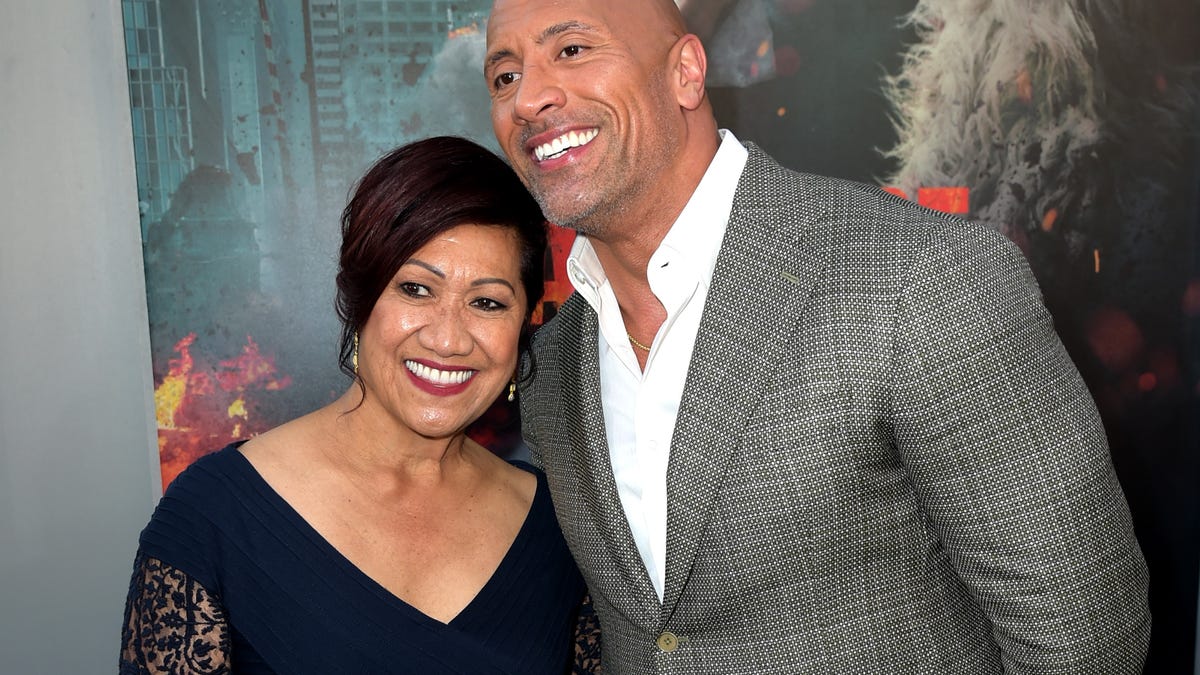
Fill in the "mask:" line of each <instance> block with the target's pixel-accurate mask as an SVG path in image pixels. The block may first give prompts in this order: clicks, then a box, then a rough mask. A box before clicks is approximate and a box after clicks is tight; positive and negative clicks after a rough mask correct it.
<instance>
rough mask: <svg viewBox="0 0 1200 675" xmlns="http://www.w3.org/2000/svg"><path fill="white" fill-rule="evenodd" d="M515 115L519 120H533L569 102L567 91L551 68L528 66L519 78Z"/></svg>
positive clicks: (514, 106)
mask: <svg viewBox="0 0 1200 675" xmlns="http://www.w3.org/2000/svg"><path fill="white" fill-rule="evenodd" d="M516 86H517V93H516V99H515V102H514V104H513V116H514V117H515V118H516V119H517V120H518V121H523V122H532V121H534V120H536V119H537V118H538V117H539V116H541V115H542V114H544V113H546V112H548V111H550V110H554V109H556V108H561V107H562V106H563V105H564V104H565V103H566V102H567V94H566V91H564V90H563V88H562V86H561V85H560V82H559V79H558V78H557V77H556V76H555V75H554V73H553V72H552V71H550V70H547V69H545V68H543V67H540V66H528V67H526V68H525V71H524V72H523V73H522V74H521V79H520V80H517V84H516Z"/></svg>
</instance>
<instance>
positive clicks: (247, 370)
mask: <svg viewBox="0 0 1200 675" xmlns="http://www.w3.org/2000/svg"><path fill="white" fill-rule="evenodd" d="M679 4H680V6H681V7H682V8H683V9H684V11H685V13H686V14H687V16H688V18H689V21H690V23H691V27H692V29H693V30H694V31H695V32H696V33H698V34H699V35H700V36H701V37H702V38H703V40H704V42H705V44H706V46H707V49H708V56H709V61H710V63H709V66H710V72H709V78H708V85H709V91H710V96H711V99H712V101H713V104H714V107H715V109H716V111H717V115H718V119H719V120H720V122H721V124H722V126H724V127H727V128H729V129H732V130H733V131H734V132H735V133H736V134H737V135H738V137H739V138H741V139H742V140H747V141H753V142H755V143H757V144H759V145H760V146H762V147H763V148H764V149H765V150H766V151H767V152H768V153H770V154H771V155H773V156H774V157H775V158H776V159H778V160H779V161H780V162H782V163H783V164H785V165H787V166H789V167H791V168H794V169H797V170H801V171H809V172H814V173H822V174H828V175H834V176H839V177H843V178H848V179H852V180H857V181H863V182H868V183H873V184H876V185H879V186H881V187H884V188H886V189H888V190H891V191H893V192H896V193H897V194H900V195H903V196H905V197H907V198H909V199H912V200H915V201H918V202H920V203H922V204H925V205H927V206H930V207H932V208H936V209H939V210H944V211H948V212H951V213H958V214H963V215H965V216H967V217H970V218H973V219H977V220H980V221H983V222H985V223H987V224H989V225H991V226H993V227H995V228H996V229H998V230H1000V231H1001V232H1003V233H1004V234H1006V235H1007V236H1008V237H1009V238H1011V239H1012V240H1013V241H1014V242H1016V244H1017V245H1018V246H1020V248H1021V249H1022V251H1024V253H1025V255H1026V256H1027V257H1028V259H1029V261H1030V263H1031V265H1032V267H1033V270H1034V272H1035V274H1036V276H1037V278H1038V280H1039V282H1040V284H1041V287H1042V291H1043V294H1044V297H1045V301H1046V304H1047V305H1048V306H1049V308H1050V310H1051V313H1052V314H1053V316H1054V319H1055V324H1056V326H1057V329H1058V331H1059V333H1060V335H1061V336H1062V338H1063V341H1064V342H1065V344H1066V346H1067V349H1068V351H1069V352H1070V353H1071V355H1072V357H1073V358H1074V360H1075V362H1076V364H1077V365H1078V367H1079V369H1080V371H1081V372H1082V373H1083V376H1084V379H1085V380H1086V381H1087V383H1088V385H1089V388H1090V389H1091V392H1092V394H1093V396H1094V397H1095V399H1096V402H1097V404H1098V406H1099V408H1100V411H1101V415H1102V417H1103V419H1104V422H1105V427H1106V430H1107V433H1108V436H1109V440H1110V444H1111V447H1112V454H1113V460H1114V463H1115V465H1116V469H1117V472H1118V475H1119V477H1120V479H1121V483H1122V485H1123V487H1124V489H1125V491H1126V494H1127V496H1128V499H1129V503H1130V506H1131V508H1132V511H1133V515H1134V520H1135V523H1136V526H1137V532H1138V537H1139V541H1140V542H1141V545H1142V548H1143V550H1144V552H1145V554H1146V558H1147V560H1148V563H1149V565H1150V570H1151V602H1152V610H1153V612H1154V637H1153V642H1152V647H1151V657H1150V663H1149V665H1148V668H1147V672H1148V673H1182V672H1188V670H1189V669H1190V667H1191V666H1190V664H1191V658H1192V654H1193V650H1194V640H1195V637H1194V636H1195V631H1196V624H1195V607H1196V597H1197V571H1198V570H1197V560H1198V552H1197V547H1198V540H1200V534H1198V532H1200V530H1198V525H1197V492H1198V491H1200V490H1198V485H1200V469H1198V467H1200V460H1198V454H1200V442H1198V438H1200V435H1198V431H1200V414H1198V413H1200V409H1198V406H1197V397H1198V393H1200V349H1198V347H1200V345H1198V339H1197V333H1196V329H1197V317H1198V315H1200V274H1198V273H1197V256H1198V253H1200V244H1198V242H1197V225H1198V224H1200V154H1198V153H1197V131H1198V128H1200V105H1198V100H1200V86H1198V82H1200V77H1198V75H1197V73H1198V72H1200V41H1198V40H1196V39H1195V33H1196V27H1197V26H1200V8H1198V6H1197V4H1196V3H1195V2H1194V1H1189V0H1146V1H1144V2H1135V1H1134V0H1086V1H1085V0H1066V1H1064V2H1048V3H1047V2H1040V1H1038V0H995V1H991V2H987V1H982V2H963V1H962V0H873V1H872V2H844V1H842V0H679ZM489 5H490V1H489V0H456V1H454V2H445V1H429V0H426V1H420V2H418V1H402V2H396V1H381V0H376V1H373V2H371V1H366V0H341V1H338V0H331V1H325V2H319V1H317V0H122V7H123V10H124V21H125V32H126V52H127V60H128V66H129V78H130V102H131V109H132V112H133V123H134V144H135V147H134V151H135V158H136V161H137V169H138V171H137V180H138V195H139V201H140V203H139V208H140V212H141V227H142V233H143V241H144V253H145V261H146V281H147V294H148V305H149V316H150V331H151V341H152V348H153V373H154V382H155V404H156V413H157V420H158V430H159V431H158V433H159V449H160V465H161V471H162V478H163V484H164V486H165V485H166V484H167V483H169V482H170V480H171V479H172V478H174V476H175V475H177V474H178V473H179V471H180V470H181V469H182V468H183V467H185V466H186V465H187V464H188V463H189V462H191V461H192V460H194V459H195V458H196V457H198V456H200V455H201V454H203V453H206V452H211V451H213V450H216V449H219V448H220V447H222V446H224V445H225V444H227V443H228V442H230V441H232V440H236V439H240V438H245V437H248V436H252V435H254V434H256V433H259V432H262V431H264V430H266V429H268V428H270V427H272V426H274V425H276V424H279V423H281V422H283V421H286V420H287V419H290V418H292V417H295V416H297V415H299V414H302V413H305V412H308V411H310V410H312V409H315V408H317V407H319V406H321V405H323V404H325V403H327V402H329V401H330V400H332V399H333V398H335V397H336V396H337V395H339V394H340V393H341V392H342V391H344V389H345V388H346V387H347V386H349V384H350V383H349V381H348V380H347V378H346V377H345V376H344V375H343V374H342V373H341V372H340V371H339V370H338V367H337V339H338V328H339V327H338V324H337V320H336V316H335V313H334V309H333V296H334V284H333V279H334V270H335V265H336V255H337V247H338V240H339V216H340V212H341V210H342V208H343V207H344V205H345V202H346V199H347V196H348V194H349V191H350V190H351V189H352V187H353V182H354V180H355V179H356V178H357V177H358V176H359V175H361V174H362V172H363V171H364V170H365V169H366V168H367V167H368V166H369V165H370V163H371V162H372V161H373V160H374V159H376V158H377V157H378V156H380V155H381V154H383V153H384V152H385V151H387V150H388V149H390V148H392V147H394V146H396V145H399V144H401V143H404V142H407V141H411V140H415V139H418V138H422V137H426V136H431V135H436V134H456V135H463V136H467V137H469V138H472V139H474V140H476V141H478V142H480V143H482V144H484V145H486V146H488V147H490V148H492V149H498V148H497V145H496V142H495V140H494V138H493V136H492V132H491V126H490V120H489V113H488V107H489V101H488V96H487V92H486V87H485V85H484V82H483V77H482V56H483V51H484V31H485V25H486V19H487V11H488V8H489ZM571 240H572V234H571V233H569V232H567V231H565V230H556V231H555V233H554V236H553V246H552V247H553V252H552V254H553V255H552V260H550V261H548V270H549V272H550V275H549V276H550V278H549V281H548V286H547V297H546V300H545V301H544V303H543V305H542V306H541V307H540V308H539V310H538V317H539V319H545V318H549V317H550V316H552V315H553V312H554V309H555V307H556V306H557V303H559V302H561V300H562V299H564V298H565V297H566V295H567V294H569V292H570V290H571V287H570V284H569V283H568V282H567V281H566V278H565V275H564V274H563V266H562V263H563V257H564V254H565V252H566V251H567V249H568V248H569V246H570V243H571ZM997 376H999V377H1002V376H1003V374H1000V373H998V374H997ZM472 434H473V435H474V436H475V437H476V438H477V439H479V440H480V441H481V442H483V443H484V444H485V445H488V446H489V447H491V448H492V449H494V450H495V451H496V452H498V453H501V454H514V453H520V452H521V451H522V447H521V445H520V434H519V424H518V421H517V420H516V418H515V411H514V410H512V408H511V407H510V406H507V405H506V404H505V403H504V402H503V401H501V402H498V403H497V405H495V406H493V408H492V409H491V410H490V411H489V413H488V415H487V416H486V417H485V418H484V419H483V420H481V421H480V423H478V424H476V425H475V427H474V428H473V429H472Z"/></svg>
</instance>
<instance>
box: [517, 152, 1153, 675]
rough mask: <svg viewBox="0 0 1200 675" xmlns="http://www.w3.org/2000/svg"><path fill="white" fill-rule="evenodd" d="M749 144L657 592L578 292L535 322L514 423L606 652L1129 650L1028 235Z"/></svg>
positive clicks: (1143, 618)
mask: <svg viewBox="0 0 1200 675" xmlns="http://www.w3.org/2000/svg"><path fill="white" fill-rule="evenodd" d="M748 147H749V150H750V157H749V160H748V163H747V165H746V169H745V171H744V172H743V175H742V178H741V182H740V184H739V186H738V190H737V195H736V198H735V200H734V205H733V212H732V215H731V217H730V221H729V226H728V231H727V233H726V235H725V239H724V242H723V243H722V246H721V253H720V256H719V259H718V261H717V266H716V271H715V273H714V276H713V282H712V287H711V289H710V292H709V295H708V301H707V305H706V306H705V308H704V316H703V320H702V322H701V325H700V332H699V337H698V338H697V342H696V347H695V352H694V355H693V357H692V361H691V364H690V367H689V371H688V375H687V383H686V388H685V390H684V394H683V400H682V403H681V406H680V411H679V419H678V422H677V424H676V426H675V431H674V436H673V439H672V443H671V450H670V453H671V454H670V460H669V465H668V471H667V494H668V509H667V510H668V513H667V569H666V589H665V600H664V602H662V603H661V604H660V603H659V601H658V598H657V597H656V595H655V593H654V590H653V588H652V586H651V584H650V580H649V577H648V576H647V573H646V570H645V567H644V566H643V564H642V561H641V559H640V557H639V556H638V552H637V547H636V546H635V545H634V543H633V540H632V537H631V535H630V531H629V526H628V522H627V521H626V518H625V515H624V513H623V512H622V510H621V504H620V500H619V498H618V497H617V490H616V486H615V484H614V480H613V474H612V467H611V464H610V462H609V454H608V448H607V446H606V443H605V432H604V418H603V414H602V412H601V402H600V374H599V368H598V361H597V353H598V349H597V339H598V337H597V336H598V330H597V320H596V316H595V314H594V312H593V311H592V310H591V308H590V307H588V305H587V303H586V302H584V301H583V300H582V298H580V297H578V296H574V297H572V298H570V299H569V300H567V302H566V303H564V305H563V306H562V308H561V309H560V311H559V312H558V314H557V316H556V317H555V318H554V319H553V320H552V321H550V322H549V323H548V324H547V325H546V326H545V327H543V328H542V329H541V330H540V331H539V332H538V334H537V336H536V337H535V340H534V359H533V362H534V367H535V370H534V376H533V379H532V380H531V381H530V382H529V383H528V384H527V386H525V387H524V388H523V391H522V397H521V398H522V403H521V406H522V409H521V413H522V419H523V424H524V432H525V436H526V441H527V442H528V444H529V446H530V449H531V452H532V454H533V457H534V460H535V461H536V462H537V463H538V464H540V465H541V466H542V467H543V468H544V469H545V471H546V474H547V476H548V478H549V482H550V488H551V490H552V493H553V496H554V504H555V508H556V510H557V513H558V517H559V520H560V521H561V523H562V529H563V532H564V534H565V535H566V538H567V542H568V543H569V544H570V547H571V550H572V552H573V553H574V555H575V557H576V559H577V560H578V562H579V565H580V567H581V568H582V570H583V573H584V576H585V577H586V579H587V582H588V586H589V587H590V589H591V592H592V594H593V599H594V602H595V604H596V609H597V612H598V614H599V617H600V622H601V630H602V643H603V665H604V669H605V672H606V673H608V674H609V675H617V674H621V673H689V674H691V673H721V674H728V673H830V672H836V673H887V674H889V675H894V674H896V673H937V674H939V675H940V674H945V673H968V674H971V675H980V674H986V673H1001V672H1011V673H1051V672H1053V673H1060V672H1061V673H1067V672H1070V673H1104V674H1105V675H1113V674H1116V673H1135V672H1139V671H1140V669H1141V665H1142V662H1143V659H1144V655H1145V649H1146V645H1147V641H1148V639H1149V632H1150V616H1149V611H1148V609H1147V596H1146V593H1147V576H1146V567H1145V562H1144V560H1143V558H1142V554H1141V551H1140V550H1139V548H1138V544H1137V541H1136V540H1135V538H1134V534H1133V528H1132V525H1131V522H1130V516H1129V510H1128V507H1127V505H1126V503H1125V499H1124V495H1123V494H1122V492H1121V488H1120V485H1119V484H1118V482H1117V478H1116V476H1115V474H1114V473H1113V467H1112V464H1111V461H1110V457H1109V453H1108V448H1107V441H1106V440H1105V436H1104V431H1103V429H1102V427H1101V424H1100V419H1099V417H1098V415H1097V412H1096V409H1095V406H1094V404H1093V402H1092V399H1091V397H1090V395H1089V393H1088V390H1087V389H1086V388H1085V386H1084V383H1083V382H1082V380H1081V379H1080V377H1079V374H1078V372H1077V371H1076V369H1075V367H1074V364H1073V363H1072V362H1071V359H1070V357H1069V356H1068V355H1067V353H1066V351H1065V350H1064V348H1063V346H1062V344H1061V342H1060V341H1059V339H1058V336H1057V335H1056V334H1055V332H1054V328H1053V325H1052V322H1051V318H1050V316H1049V315H1048V313H1047V312H1046V310H1045V308H1044V306H1043V304H1042V302H1041V296H1040V292H1039V290H1038V287H1037V284H1036V282H1035V280H1034V278H1033V275H1032V274H1031V272H1030V270H1029V268H1028V266H1027V264H1026V263H1025V260H1024V259H1023V257H1022V256H1021V254H1020V253H1019V251H1018V250H1017V249H1016V247H1014V246H1013V245H1012V244H1010V243H1009V242H1008V240H1007V239H1005V238H1004V237H1003V236H1002V235H1000V234H998V233H996V232H994V231H992V230H990V229H987V228H985V227H982V226H979V225H976V224H973V223H969V222H966V221H964V220H960V219H955V218H951V217H948V216H945V215H942V214H939V213H936V212H933V211H930V210H927V209H924V208H921V207H919V206H917V205H915V204H912V203H911V202H908V201H906V200H902V199H899V198H895V197H893V196H891V195H888V194H887V193H885V192H883V191H881V190H879V189H877V188H874V187H870V186H866V185H859V184H853V183H847V182H843V181H838V180H833V179H828V178H822V177H817V176H811V175H805V174H798V173H795V172H792V171H789V170H787V169H785V168H783V167H781V166H779V165H778V164H776V163H775V162H774V161H773V160H771V159H770V158H769V157H768V156H766V155H765V154H764V153H763V152H762V151H761V150H760V149H758V148H757V147H755V146H753V145H748Z"/></svg>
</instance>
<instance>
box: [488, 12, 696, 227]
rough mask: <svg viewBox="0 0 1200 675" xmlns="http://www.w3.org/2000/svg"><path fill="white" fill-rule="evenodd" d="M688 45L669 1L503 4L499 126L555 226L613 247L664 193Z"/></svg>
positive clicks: (496, 36) (492, 29) (495, 119)
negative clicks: (616, 233)
mask: <svg viewBox="0 0 1200 675" xmlns="http://www.w3.org/2000/svg"><path fill="white" fill-rule="evenodd" d="M678 35H679V31H678V30H677V27H676V26H675V25H673V24H672V23H671V22H670V20H669V19H668V18H666V15H665V14H664V11H663V8H662V6H661V5H659V4H658V3H657V0H557V1H555V0H497V2H496V3H495V5H494V6H493V8H492V15H491V18H490V19H489V20H488V31H487V57H486V60H485V62H484V76H485V78H486V80H487V83H488V87H489V89H490V92H491V97H492V125H493V129H494V130H495V132H496V138H497V139H498V140H499V142H500V146H501V147H502V148H503V149H504V152H505V153H506V154H507V155H508V158H509V161H511V162H512V164H513V168H514V169H516V171H517V173H518V174H519V175H520V176H521V178H522V180H523V181H525V184H526V185H527V186H529V189H530V191H531V192H533V194H534V196H535V197H536V198H537V200H538V202H539V203H540V204H541V206H542V210H543V211H544V212H545V213H546V216H547V218H549V219H550V220H551V221H552V222H554V223H557V224H559V225H563V226H567V227H573V228H575V229H579V230H581V231H583V232H586V233H587V234H589V235H593V236H596V237H599V238H604V236H605V235H606V233H608V232H610V231H611V229H610V227H611V225H612V224H615V220H616V219H618V218H620V216H621V215H622V214H623V213H624V212H626V211H627V210H635V209H637V208H638V204H639V202H640V201H642V200H646V199H647V198H648V197H649V196H652V195H653V194H654V190H655V182H656V179H657V177H658V176H659V175H660V172H661V171H663V170H665V169H666V168H667V167H668V166H670V163H671V158H672V156H673V153H674V152H675V151H676V149H677V148H678V147H679V145H680V141H681V135H682V128H683V127H682V121H681V120H682V116H681V113H680V108H679V104H678V102H677V101H676V100H675V97H674V95H673V93H672V91H673V90H672V86H671V80H670V72H669V71H670V69H669V68H668V60H669V56H670V52H671V49H672V47H673V45H674V43H675V40H676V39H677V38H678Z"/></svg>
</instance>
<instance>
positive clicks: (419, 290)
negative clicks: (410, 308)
mask: <svg viewBox="0 0 1200 675" xmlns="http://www.w3.org/2000/svg"><path fill="white" fill-rule="evenodd" d="M400 291H401V292H402V293H404V294H405V295H407V296H409V297H413V298H423V297H426V296H428V295H429V289H428V288H426V287H424V286H422V285H421V284H418V283H415V282H412V281H405V282H403V283H401V284H400Z"/></svg>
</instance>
